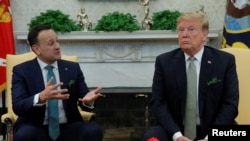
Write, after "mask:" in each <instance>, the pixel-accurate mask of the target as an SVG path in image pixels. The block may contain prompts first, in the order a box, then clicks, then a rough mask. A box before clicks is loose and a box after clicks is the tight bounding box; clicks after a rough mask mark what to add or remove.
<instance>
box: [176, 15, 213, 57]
mask: <svg viewBox="0 0 250 141" xmlns="http://www.w3.org/2000/svg"><path fill="white" fill-rule="evenodd" d="M177 30H178V41H179V45H180V47H181V49H182V50H183V51H184V52H186V53H187V54H189V55H190V56H192V55H194V54H195V53H197V52H198V51H199V50H200V49H201V48H202V47H203V46H204V43H205V41H206V39H207V35H208V33H207V32H205V31H202V23H201V20H199V19H188V20H187V19H182V20H181V21H180V22H179V24H178V25H177Z"/></svg>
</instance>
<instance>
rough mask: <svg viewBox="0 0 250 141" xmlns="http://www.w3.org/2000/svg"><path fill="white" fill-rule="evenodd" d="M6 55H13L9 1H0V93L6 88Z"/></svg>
mask: <svg viewBox="0 0 250 141" xmlns="http://www.w3.org/2000/svg"><path fill="white" fill-rule="evenodd" d="M6 54H15V48H14V36H13V27H12V16H11V13H10V1H9V0H0V92H1V91H3V90H4V89H5V87H6V66H5V64H6V60H5V59H6Z"/></svg>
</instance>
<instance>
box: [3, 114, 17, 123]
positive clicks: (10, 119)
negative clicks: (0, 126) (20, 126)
mask: <svg viewBox="0 0 250 141" xmlns="http://www.w3.org/2000/svg"><path fill="white" fill-rule="evenodd" d="M1 122H2V123H5V124H9V123H11V124H12V123H14V117H13V115H11V114H10V113H6V114H3V115H2V116H1Z"/></svg>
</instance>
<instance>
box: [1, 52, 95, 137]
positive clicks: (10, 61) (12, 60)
mask: <svg viewBox="0 0 250 141" xmlns="http://www.w3.org/2000/svg"><path fill="white" fill-rule="evenodd" d="M34 57H35V54H34V53H33V52H28V53H24V54H20V55H10V54H8V55H7V56H6V62H7V64H6V73H7V87H6V103H7V113H5V114H3V115H2V116H1V122H2V123H4V124H6V126H7V140H8V141H10V138H11V137H9V135H10V136H11V133H12V125H13V123H15V121H16V119H17V115H15V113H14V112H13V110H12V99H11V79H12V68H13V67H14V66H15V65H17V64H19V63H21V62H24V61H26V60H30V59H32V58H34ZM62 59H65V60H70V61H74V62H77V61H78V58H77V56H65V55H62ZM78 109H79V111H80V114H81V116H82V118H83V120H86V121H90V120H92V119H93V118H94V117H95V113H92V112H86V111H82V110H81V108H80V107H78Z"/></svg>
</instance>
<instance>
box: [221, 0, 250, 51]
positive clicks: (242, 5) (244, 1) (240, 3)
mask: <svg viewBox="0 0 250 141" xmlns="http://www.w3.org/2000/svg"><path fill="white" fill-rule="evenodd" d="M249 37H250V2H249V0H234V1H232V0H228V2H227V6H226V14H225V17H224V28H223V39H222V48H226V47H237V48H250V40H249Z"/></svg>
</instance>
